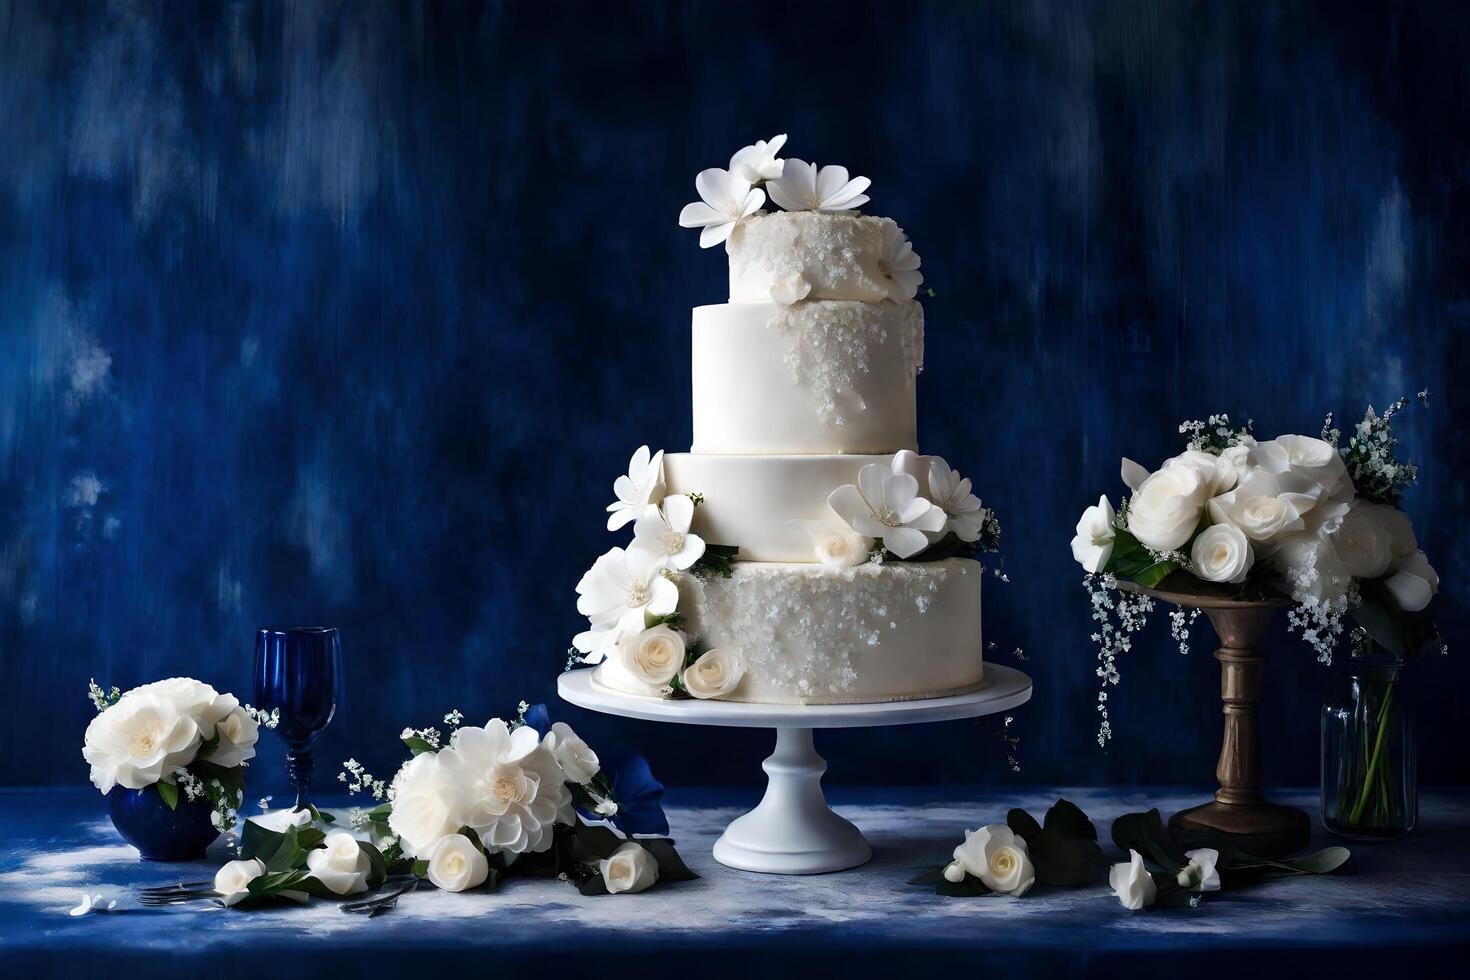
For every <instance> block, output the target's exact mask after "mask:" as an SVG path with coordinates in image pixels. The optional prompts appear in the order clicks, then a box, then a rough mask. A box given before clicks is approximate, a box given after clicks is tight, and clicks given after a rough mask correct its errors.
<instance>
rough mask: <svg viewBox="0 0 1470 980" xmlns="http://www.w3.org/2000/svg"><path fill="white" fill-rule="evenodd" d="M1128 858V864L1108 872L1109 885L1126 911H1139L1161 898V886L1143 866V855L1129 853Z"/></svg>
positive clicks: (1114, 867)
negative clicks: (1155, 882)
mask: <svg viewBox="0 0 1470 980" xmlns="http://www.w3.org/2000/svg"><path fill="white" fill-rule="evenodd" d="M1128 858H1129V860H1128V863H1127V864H1115V865H1113V868H1112V870H1111V871H1109V872H1108V885H1109V886H1110V887H1111V888H1112V889H1113V894H1114V895H1117V896H1118V901H1120V902H1122V903H1123V907H1124V908H1125V909H1133V910H1135V911H1137V910H1138V909H1141V908H1143V907H1144V906H1145V905H1152V904H1153V903H1154V899H1155V898H1158V896H1159V886H1158V885H1156V884H1154V879H1153V876H1152V875H1150V874H1149V873H1148V869H1147V868H1145V867H1144V866H1143V855H1142V854H1139V853H1138V852H1137V851H1129V852H1128Z"/></svg>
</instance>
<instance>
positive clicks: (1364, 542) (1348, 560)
mask: <svg viewBox="0 0 1470 980" xmlns="http://www.w3.org/2000/svg"><path fill="white" fill-rule="evenodd" d="M1385 511H1387V512H1390V513H1392V512H1394V511H1393V508H1392V507H1384V508H1379V507H1377V506H1376V505H1374V504H1369V503H1367V502H1365V501H1362V500H1355V501H1353V503H1352V505H1351V507H1350V508H1349V509H1348V512H1347V513H1346V514H1344V515H1343V518H1342V520H1341V521H1339V522H1338V523H1337V526H1336V527H1335V528H1334V529H1333V530H1332V533H1331V534H1330V535H1329V536H1328V540H1329V541H1331V542H1332V547H1333V549H1334V550H1335V551H1336V552H1337V557H1338V560H1339V561H1341V562H1342V567H1343V568H1345V569H1347V572H1348V574H1349V575H1351V576H1353V577H1354V578H1362V579H1370V578H1378V577H1379V576H1381V575H1383V574H1384V573H1385V572H1387V571H1388V566H1389V565H1390V564H1392V562H1393V539H1392V538H1391V537H1390V536H1389V527H1388V521H1387V519H1386V518H1385V516H1384V512H1385Z"/></svg>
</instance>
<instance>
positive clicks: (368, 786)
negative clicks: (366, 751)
mask: <svg viewBox="0 0 1470 980" xmlns="http://www.w3.org/2000/svg"><path fill="white" fill-rule="evenodd" d="M337 782H339V783H346V784H347V792H349V793H352V794H353V795H356V794H358V793H368V794H370V795H371V796H372V798H373V799H375V800H381V799H383V798H384V797H385V796H387V795H388V783H387V782H386V781H385V780H382V779H376V778H374V777H373V774H372V773H370V772H368V771H367V769H366V768H364V767H363V764H362V763H361V762H358V761H357V760H356V759H348V760H347V761H346V762H344V763H342V771H341V772H339V773H337Z"/></svg>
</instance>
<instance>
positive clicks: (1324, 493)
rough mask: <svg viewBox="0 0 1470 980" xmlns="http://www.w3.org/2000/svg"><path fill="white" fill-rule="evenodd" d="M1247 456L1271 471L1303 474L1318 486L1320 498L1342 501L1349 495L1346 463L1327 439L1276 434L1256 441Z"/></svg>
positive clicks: (1350, 480)
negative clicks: (1264, 439)
mask: <svg viewBox="0 0 1470 980" xmlns="http://www.w3.org/2000/svg"><path fill="white" fill-rule="evenodd" d="M1251 460H1252V462H1254V463H1256V464H1257V465H1259V466H1262V467H1264V468H1265V469H1267V470H1269V471H1270V472H1272V473H1292V474H1295V475H1298V476H1301V477H1305V478H1306V479H1308V480H1310V481H1311V482H1312V483H1314V484H1315V485H1316V486H1317V487H1319V488H1320V489H1321V499H1322V500H1323V501H1338V502H1346V501H1347V500H1350V499H1351V498H1352V495H1353V481H1352V478H1351V477H1349V476H1348V471H1347V464H1346V463H1344V462H1343V461H1342V456H1341V455H1340V454H1339V453H1338V451H1337V450H1336V449H1334V448H1333V447H1332V444H1331V443H1328V442H1324V441H1323V440H1321V439H1315V438H1313V437H1312V436H1277V437H1276V438H1275V439H1272V440H1271V441H1269V442H1263V443H1260V444H1258V445H1257V446H1256V447H1255V449H1253V450H1252V452H1251Z"/></svg>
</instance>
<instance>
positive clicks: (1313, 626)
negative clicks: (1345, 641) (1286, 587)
mask: <svg viewBox="0 0 1470 980" xmlns="http://www.w3.org/2000/svg"><path fill="white" fill-rule="evenodd" d="M1357 604H1358V590H1357V588H1356V586H1355V587H1354V588H1353V589H1351V590H1350V591H1348V592H1345V593H1343V594H1342V595H1339V596H1333V597H1331V598H1318V597H1316V596H1313V595H1311V594H1309V593H1303V594H1302V595H1301V597H1300V598H1298V599H1297V600H1296V605H1294V606H1292V607H1291V608H1290V609H1288V610H1287V611H1286V628H1287V629H1288V630H1290V631H1291V632H1293V633H1298V634H1300V635H1301V638H1302V642H1303V643H1305V644H1307V646H1309V647H1311V648H1312V652H1313V653H1315V654H1316V655H1317V660H1318V662H1320V663H1324V664H1330V663H1332V652H1333V651H1334V650H1335V649H1337V641H1338V639H1339V638H1340V637H1341V636H1342V632H1343V620H1344V619H1346V618H1347V615H1348V613H1349V612H1350V611H1351V610H1352V608H1353V607H1354V606H1356V605H1357Z"/></svg>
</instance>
